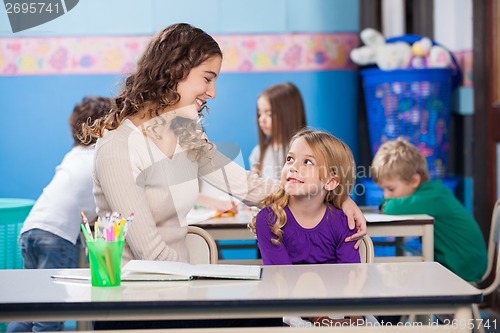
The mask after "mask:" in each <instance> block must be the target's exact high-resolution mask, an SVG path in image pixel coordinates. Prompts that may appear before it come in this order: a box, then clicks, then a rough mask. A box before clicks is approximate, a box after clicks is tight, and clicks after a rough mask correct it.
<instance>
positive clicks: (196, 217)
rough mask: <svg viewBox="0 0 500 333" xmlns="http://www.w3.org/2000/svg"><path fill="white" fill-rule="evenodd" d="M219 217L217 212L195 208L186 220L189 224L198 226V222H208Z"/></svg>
mask: <svg viewBox="0 0 500 333" xmlns="http://www.w3.org/2000/svg"><path fill="white" fill-rule="evenodd" d="M216 215H217V211H215V210H213V209H209V208H193V209H191V210H190V211H189V213H188V214H187V216H186V220H187V223H188V224H196V223H198V222H202V221H206V220H208V219H211V218H212V217H215V216H216Z"/></svg>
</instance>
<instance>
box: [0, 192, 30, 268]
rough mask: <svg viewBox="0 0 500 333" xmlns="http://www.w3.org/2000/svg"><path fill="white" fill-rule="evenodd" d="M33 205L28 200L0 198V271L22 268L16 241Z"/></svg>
mask: <svg viewBox="0 0 500 333" xmlns="http://www.w3.org/2000/svg"><path fill="white" fill-rule="evenodd" d="M34 203H35V202H34V201H33V200H29V199H2V198H0V269H21V268H23V259H22V256H21V250H20V248H19V245H18V244H17V239H18V238H19V231H20V230H21V227H22V225H23V222H24V220H25V219H26V217H27V216H28V214H29V212H30V210H31V208H32V207H33V204H34Z"/></svg>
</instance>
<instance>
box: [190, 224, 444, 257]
mask: <svg viewBox="0 0 500 333" xmlns="http://www.w3.org/2000/svg"><path fill="white" fill-rule="evenodd" d="M405 216H408V215H405ZM411 216H412V219H405V220H395V221H391V222H380V221H378V222H369V223H367V232H368V235H370V237H391V236H394V237H422V256H399V257H375V262H395V261H434V218H433V217H432V216H429V215H425V214H419V215H411ZM248 222H249V221H242V220H241V219H238V218H236V217H221V218H212V219H209V220H205V221H201V222H196V223H194V224H193V225H196V226H199V227H201V228H203V229H205V230H207V231H208V232H209V233H210V235H212V237H213V238H214V239H215V240H216V241H218V240H247V239H255V234H254V233H252V231H251V230H250V229H248V227H247V224H248ZM254 261H255V260H254ZM254 261H252V260H250V261H249V260H233V261H231V260H230V261H226V260H220V262H221V263H232V262H234V263H246V262H248V263H259V261H258V260H257V261H255V262H254Z"/></svg>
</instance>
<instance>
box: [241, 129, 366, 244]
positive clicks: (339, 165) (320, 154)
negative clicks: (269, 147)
mask: <svg viewBox="0 0 500 333" xmlns="http://www.w3.org/2000/svg"><path fill="white" fill-rule="evenodd" d="M298 138H303V139H304V140H305V141H306V143H307V144H308V145H309V147H310V148H311V150H312V152H313V154H314V156H315V157H316V158H317V160H318V165H319V167H320V168H321V171H323V172H322V173H321V174H320V179H321V180H325V179H327V178H329V177H334V178H335V179H336V180H337V181H338V182H339V185H338V186H337V187H336V188H335V189H333V190H332V191H328V193H327V195H326V196H325V199H324V201H325V203H328V204H332V205H333V206H335V207H337V208H338V209H342V203H344V201H345V200H346V199H347V198H348V197H349V194H350V193H351V191H352V189H353V187H354V179H355V172H356V165H355V162H354V157H353V155H352V152H351V150H350V149H349V147H348V146H347V145H346V144H345V143H344V142H342V141H341V140H339V139H338V138H336V137H335V136H333V135H331V134H330V133H327V132H323V131H317V130H310V129H302V130H300V131H299V132H298V133H297V134H295V135H294V136H293V137H292V139H291V140H290V146H291V145H292V143H293V142H294V141H295V140H297V139H298ZM288 201H289V196H288V194H287V193H286V192H285V190H284V188H283V187H280V188H279V189H278V191H276V192H275V193H273V194H271V195H269V196H268V197H267V198H265V199H264V201H263V205H264V206H270V207H271V209H272V210H273V213H274V215H275V217H276V220H275V221H273V222H274V224H270V228H271V231H272V233H273V234H275V235H276V236H277V238H275V239H272V240H271V241H272V242H273V243H274V244H279V243H280V242H281V240H282V239H283V236H282V233H283V231H282V230H281V229H282V228H283V227H284V226H285V224H286V213H285V210H284V208H285V206H287V205H288ZM250 229H251V230H252V231H253V232H255V217H254V218H253V220H252V223H251V224H250Z"/></svg>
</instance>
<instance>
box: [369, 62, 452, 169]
mask: <svg viewBox="0 0 500 333" xmlns="http://www.w3.org/2000/svg"><path fill="white" fill-rule="evenodd" d="M361 75H362V77H363V86H364V95H365V102H366V110H367V119H368V131H369V138H370V146H371V152H372V154H373V155H375V153H376V152H377V150H378V148H379V147H380V145H381V144H382V143H384V142H385V141H387V140H395V139H397V138H398V137H400V136H402V137H404V138H405V139H407V140H408V141H409V142H411V143H412V144H414V145H415V146H416V147H417V148H418V149H419V150H420V152H422V154H423V155H424V156H425V157H426V159H427V163H428V167H429V173H430V177H431V179H436V178H443V177H444V176H445V174H446V167H447V161H448V150H449V143H448V142H449V141H448V136H449V128H450V117H451V93H452V71H451V69H447V68H446V69H441V68H428V69H401V70H392V71H383V70H380V69H378V68H370V69H365V70H362V71H361Z"/></svg>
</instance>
